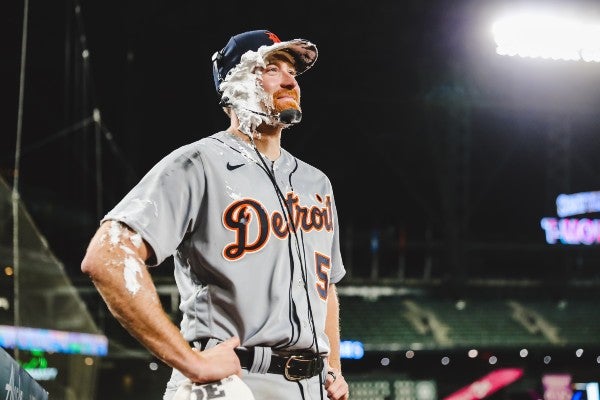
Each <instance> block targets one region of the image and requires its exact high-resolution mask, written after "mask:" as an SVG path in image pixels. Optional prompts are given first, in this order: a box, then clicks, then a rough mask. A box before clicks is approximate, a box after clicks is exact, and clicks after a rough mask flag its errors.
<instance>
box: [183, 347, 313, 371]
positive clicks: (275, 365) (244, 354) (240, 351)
mask: <svg viewBox="0 0 600 400" xmlns="http://www.w3.org/2000/svg"><path fill="white" fill-rule="evenodd" d="M197 342H199V343H200V344H201V349H204V347H205V346H206V343H207V342H208V339H200V340H197ZM192 346H193V342H192ZM234 351H235V353H236V354H237V356H238V358H239V359H240V365H241V366H242V368H244V369H247V370H250V368H251V367H252V363H253V362H254V348H253V347H237V348H235V349H234ZM323 366H324V363H323V358H322V357H320V356H318V355H317V354H315V353H312V352H297V353H294V352H289V353H288V352H285V353H283V352H278V353H275V352H273V353H272V354H271V363H270V365H269V369H268V370H267V372H268V373H270V374H280V375H283V376H284V377H285V378H286V379H287V380H288V381H299V380H302V379H306V378H312V377H313V376H315V375H318V374H320V373H321V371H322V370H323Z"/></svg>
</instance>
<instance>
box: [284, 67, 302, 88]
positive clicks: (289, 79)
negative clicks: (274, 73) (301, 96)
mask: <svg viewBox="0 0 600 400" xmlns="http://www.w3.org/2000/svg"><path fill="white" fill-rule="evenodd" d="M296 85H298V82H297V81H296V77H295V76H294V75H292V74H290V73H289V72H286V71H284V72H283V77H282V80H281V86H282V87H284V88H286V89H292V88H295V87H296Z"/></svg>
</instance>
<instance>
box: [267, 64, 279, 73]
mask: <svg viewBox="0 0 600 400" xmlns="http://www.w3.org/2000/svg"><path fill="white" fill-rule="evenodd" d="M265 71H266V72H267V73H268V74H275V73H277V72H279V68H277V67H273V66H271V67H267V68H266V70H265Z"/></svg>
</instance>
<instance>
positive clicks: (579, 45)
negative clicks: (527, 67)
mask: <svg viewBox="0 0 600 400" xmlns="http://www.w3.org/2000/svg"><path fill="white" fill-rule="evenodd" d="M492 33H493V36H494V40H495V42H496V53H497V54H499V55H506V56H521V57H531V58H543V59H550V60H567V61H569V60H570V61H587V62H590V61H594V62H600V22H589V21H583V20H579V19H577V18H574V17H565V16H562V15H558V14H553V13H549V12H532V11H522V12H519V13H515V14H513V15H507V16H504V17H502V18H500V19H498V20H497V21H496V22H495V23H494V24H493V26H492Z"/></svg>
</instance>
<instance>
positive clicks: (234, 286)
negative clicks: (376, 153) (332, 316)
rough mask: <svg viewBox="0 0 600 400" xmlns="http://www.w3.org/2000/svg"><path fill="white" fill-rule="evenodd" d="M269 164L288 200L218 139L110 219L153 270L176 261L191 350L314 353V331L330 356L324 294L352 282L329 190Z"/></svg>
mask: <svg viewBox="0 0 600 400" xmlns="http://www.w3.org/2000/svg"><path fill="white" fill-rule="evenodd" d="M265 161H266V166H267V167H268V168H269V169H270V170H271V172H272V173H273V174H274V175H273V176H274V179H275V181H276V183H277V186H278V188H279V189H277V188H276V186H275V185H274V183H273V182H272V181H271V178H270V177H269V175H268V174H267V170H266V168H265V166H264V165H263V164H262V162H261V161H260V160H259V158H258V155H257V154H256V152H255V151H254V149H253V148H252V147H251V146H250V145H249V144H247V143H245V142H243V141H241V140H240V139H238V138H237V137H235V136H234V135H232V134H230V133H228V132H226V131H223V132H219V133H216V134H214V135H212V136H210V137H206V138H203V139H201V140H199V141H197V142H195V143H191V144H189V145H186V146H183V147H181V148H179V149H177V150H175V151H173V152H172V153H171V154H169V155H168V156H166V157H165V158H164V159H162V160H161V161H160V162H158V163H157V164H156V165H155V166H154V167H153V168H152V169H151V170H150V171H149V172H148V173H147V174H146V175H145V176H144V177H143V178H142V180H141V181H140V182H139V183H138V184H137V185H136V186H135V187H134V188H133V189H132V190H131V191H130V192H129V193H128V194H127V195H126V196H125V197H124V198H123V200H122V201H121V202H120V203H119V204H117V206H116V207H115V208H114V209H113V210H112V211H110V212H109V213H108V214H107V215H106V216H105V217H104V219H103V220H118V221H121V222H122V223H124V224H127V225H128V226H130V227H131V228H132V229H134V230H135V231H136V232H138V233H139V234H140V235H141V236H142V238H144V239H145V240H146V242H147V243H148V244H149V245H150V246H151V247H152V249H153V250H154V254H155V259H153V260H149V265H157V264H160V263H161V262H162V261H163V260H165V258H167V257H169V256H171V255H173V257H174V264H175V272H174V273H175V280H176V283H177V286H178V288H179V291H180V294H181V304H180V309H181V311H182V313H183V319H182V321H181V331H182V333H183V335H184V337H185V338H186V339H187V340H188V341H191V340H194V339H197V338H204V337H214V338H217V339H227V338H229V337H231V336H239V337H240V340H241V343H242V346H268V347H273V348H281V349H283V348H286V349H307V348H311V349H312V350H313V351H315V350H316V346H315V343H314V340H313V333H312V327H311V321H314V324H315V330H316V334H317V338H318V349H319V351H320V352H321V353H327V352H328V351H329V342H328V340H327V337H326V335H325V333H324V330H325V316H326V300H327V288H328V285H329V284H330V283H337V282H338V281H339V280H340V279H341V278H342V277H343V276H344V274H345V269H344V266H343V263H342V259H341V254H340V244H339V225H338V220H337V211H336V207H335V201H334V197H333V191H332V187H331V183H330V181H329V179H328V178H327V176H325V174H324V173H323V172H321V171H320V170H318V169H317V168H314V167H312V166H310V165H308V164H307V163H305V162H303V161H300V160H298V159H297V158H295V157H293V156H292V155H291V154H290V153H289V152H287V151H286V150H284V149H282V150H281V156H280V157H279V158H278V159H277V160H276V161H274V162H272V161H270V160H268V159H266V158H265ZM277 190H279V191H280V194H279V195H278V193H277ZM288 216H289V217H291V219H292V221H293V226H295V227H296V231H295V232H294V230H293V229H288V224H287V223H286V220H287V219H288ZM304 282H306V287H307V290H305V288H304ZM307 292H308V296H307ZM307 297H308V298H309V299H310V301H307ZM311 313H312V318H311V315H310V314H311Z"/></svg>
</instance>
